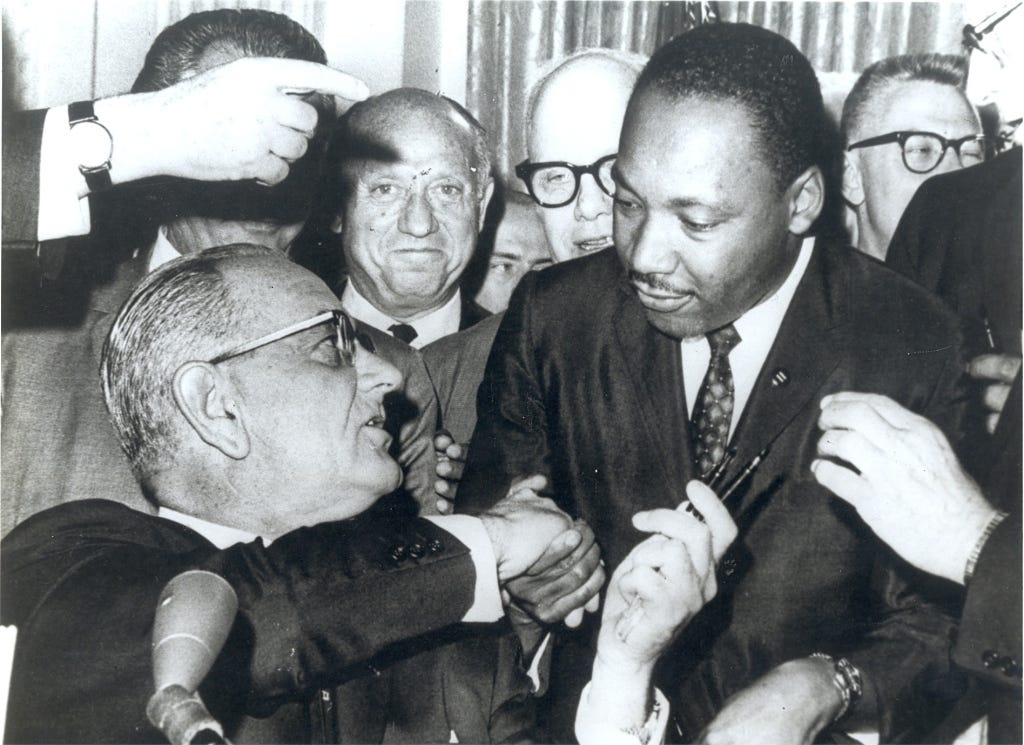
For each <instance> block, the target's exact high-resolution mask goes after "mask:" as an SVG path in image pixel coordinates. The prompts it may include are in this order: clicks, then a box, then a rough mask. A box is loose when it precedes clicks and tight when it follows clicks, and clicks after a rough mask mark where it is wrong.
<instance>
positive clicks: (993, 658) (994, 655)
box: [981, 649, 1000, 667]
mask: <svg viewBox="0 0 1024 745" xmlns="http://www.w3.org/2000/svg"><path fill="white" fill-rule="evenodd" d="M999 662H1000V660H999V653H998V652H996V651H995V650H994V649H986V650H985V651H984V652H982V653H981V664H982V665H984V666H985V667H995V666H996V665H998V664H999Z"/></svg>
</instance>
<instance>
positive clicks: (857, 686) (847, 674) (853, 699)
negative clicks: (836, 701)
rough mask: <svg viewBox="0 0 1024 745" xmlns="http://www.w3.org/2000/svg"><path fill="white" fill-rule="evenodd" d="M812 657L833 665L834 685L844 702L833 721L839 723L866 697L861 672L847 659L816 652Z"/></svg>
mask: <svg viewBox="0 0 1024 745" xmlns="http://www.w3.org/2000/svg"><path fill="white" fill-rule="evenodd" d="M811 657H814V658H817V659H819V660H825V661H826V662H828V663H829V664H830V665H832V683H833V684H834V685H835V687H836V690H838V691H839V696H840V697H841V698H842V701H843V705H842V706H841V707H840V709H839V713H838V714H836V716H835V718H834V719H833V720H832V721H833V722H838V721H839V720H840V719H842V718H843V717H845V716H846V715H847V714H849V713H850V709H851V708H853V706H854V705H855V704H856V703H857V702H858V701H860V699H861V696H863V695H864V684H863V682H862V680H861V675H860V670H858V669H857V668H856V667H854V666H853V664H852V663H851V662H850V661H849V660H848V659H846V658H845V657H840V658H839V659H836V658H834V657H832V655H828V654H825V653H824V652H815V653H813V654H812V655H811Z"/></svg>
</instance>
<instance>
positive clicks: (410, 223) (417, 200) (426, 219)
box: [398, 189, 437, 237]
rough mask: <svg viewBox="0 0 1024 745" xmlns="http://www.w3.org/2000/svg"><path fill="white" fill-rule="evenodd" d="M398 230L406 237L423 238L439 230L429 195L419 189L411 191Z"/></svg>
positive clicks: (403, 207) (404, 205)
mask: <svg viewBox="0 0 1024 745" xmlns="http://www.w3.org/2000/svg"><path fill="white" fill-rule="evenodd" d="M398 229H399V230H400V231H402V232H403V233H405V234H406V235H413V236H417V237H422V236H425V235H430V234H431V233H433V232H434V231H435V230H436V229H437V222H436V221H435V220H434V210H433V209H432V208H431V206H430V202H429V201H427V195H426V194H425V193H424V192H423V191H421V190H419V189H410V190H409V196H408V197H406V199H405V204H403V205H402V214H401V215H400V216H399V218H398Z"/></svg>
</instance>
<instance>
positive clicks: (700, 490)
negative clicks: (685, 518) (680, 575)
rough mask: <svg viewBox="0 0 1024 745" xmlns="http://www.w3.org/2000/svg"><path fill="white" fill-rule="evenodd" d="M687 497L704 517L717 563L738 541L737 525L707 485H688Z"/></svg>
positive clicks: (700, 483) (692, 482)
mask: <svg viewBox="0 0 1024 745" xmlns="http://www.w3.org/2000/svg"><path fill="white" fill-rule="evenodd" d="M686 496H687V497H689V498H690V502H691V503H692V504H693V506H694V507H696V508H697V509H698V510H699V511H700V513H701V514H702V515H704V522H705V524H706V525H707V529H708V531H710V533H711V553H712V556H714V558H715V561H716V562H717V561H719V560H720V559H721V558H722V556H724V555H725V551H726V549H728V548H729V546H730V544H732V542H733V541H734V540H736V532H737V529H736V523H735V522H733V519H732V515H730V514H729V510H728V509H726V507H725V505H724V504H722V502H721V500H719V498H718V495H717V494H715V492H714V491H712V490H711V488H710V487H708V486H707V485H706V484H704V483H702V482H700V481H696V480H694V481H691V482H690V483H688V484H687V485H686Z"/></svg>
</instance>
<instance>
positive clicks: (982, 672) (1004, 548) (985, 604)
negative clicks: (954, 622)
mask: <svg viewBox="0 0 1024 745" xmlns="http://www.w3.org/2000/svg"><path fill="white" fill-rule="evenodd" d="M1020 534H1021V516H1020V513H1019V512H1018V513H1017V514H1016V515H1011V516H1010V517H1008V518H1007V519H1006V520H1004V521H1003V522H1002V523H1000V525H999V527H998V528H996V530H995V531H993V533H992V535H991V536H989V539H988V541H986V543H985V546H984V547H983V549H982V551H981V555H980V556H979V557H978V564H977V567H976V568H975V572H974V577H972V579H971V582H970V584H969V585H968V587H967V598H966V600H965V601H964V612H963V617H962V618H961V621H960V631H959V634H958V635H957V643H956V646H955V647H954V649H953V659H954V660H955V661H956V662H957V664H958V665H960V666H962V667H964V668H966V669H968V670H970V671H971V672H973V673H975V674H977V675H979V676H981V677H982V678H984V679H986V680H987V681H988V682H991V683H996V684H997V685H999V686H1016V688H1017V690H1018V692H1019V691H1020V686H1021V662H1022V657H1021V583H1022V580H1021V544H1020Z"/></svg>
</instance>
